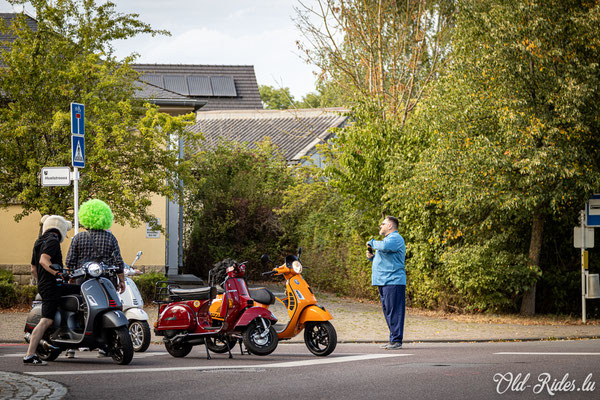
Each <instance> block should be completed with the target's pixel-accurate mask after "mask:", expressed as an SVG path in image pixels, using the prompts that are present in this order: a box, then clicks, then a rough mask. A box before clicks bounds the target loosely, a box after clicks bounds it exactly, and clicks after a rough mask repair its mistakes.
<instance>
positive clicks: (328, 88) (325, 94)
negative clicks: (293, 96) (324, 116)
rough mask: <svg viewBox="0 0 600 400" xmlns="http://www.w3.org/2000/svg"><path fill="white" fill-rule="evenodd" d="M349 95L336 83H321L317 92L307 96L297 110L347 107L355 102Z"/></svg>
mask: <svg viewBox="0 0 600 400" xmlns="http://www.w3.org/2000/svg"><path fill="white" fill-rule="evenodd" d="M349 97H350V96H349V93H345V92H344V91H343V90H342V89H341V88H340V87H339V86H337V85H336V84H335V82H325V83H320V84H319V85H318V87H317V90H316V91H315V92H310V93H308V94H306V95H305V96H304V97H303V98H302V101H301V102H300V103H298V104H297V105H296V107H297V108H327V107H345V106H346V105H347V104H352V103H353V102H352V101H351V100H350V98H349Z"/></svg>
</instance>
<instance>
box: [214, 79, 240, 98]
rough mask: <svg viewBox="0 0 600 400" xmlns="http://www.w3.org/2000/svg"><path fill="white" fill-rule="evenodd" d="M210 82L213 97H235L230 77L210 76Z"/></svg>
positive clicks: (233, 84) (235, 93)
mask: <svg viewBox="0 0 600 400" xmlns="http://www.w3.org/2000/svg"><path fill="white" fill-rule="evenodd" d="M210 82H211V84H212V89H213V95H214V96H231V97H235V96H237V92H236V90H235V83H233V78H232V77H231V76H211V77H210Z"/></svg>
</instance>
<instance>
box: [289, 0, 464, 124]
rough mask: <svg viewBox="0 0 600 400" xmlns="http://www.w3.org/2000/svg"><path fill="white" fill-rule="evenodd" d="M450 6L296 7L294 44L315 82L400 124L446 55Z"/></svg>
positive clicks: (420, 2)
mask: <svg viewBox="0 0 600 400" xmlns="http://www.w3.org/2000/svg"><path fill="white" fill-rule="evenodd" d="M453 4H454V2H453V1H445V0H441V1H440V0H434V1H432V0H410V1H395V0H379V1H369V0H318V1H317V2H314V3H313V4H311V5H305V4H303V3H302V2H300V6H298V7H297V8H296V11H297V17H296V25H297V26H298V28H299V29H300V31H301V33H302V34H303V36H304V40H303V41H299V43H298V45H299V47H300V50H301V51H302V54H304V55H305V59H306V61H307V62H310V63H312V64H314V65H316V66H318V67H319V69H320V70H321V71H320V73H319V80H320V81H322V82H334V83H335V84H336V85H337V86H339V88H340V89H341V90H343V91H344V92H345V93H348V94H349V95H351V96H353V97H354V98H359V99H364V98H369V99H372V100H374V101H375V102H376V104H377V106H378V107H379V109H380V111H381V112H384V113H385V114H386V115H387V116H388V117H392V118H395V119H397V120H399V121H400V122H401V123H405V122H406V120H407V118H408V116H409V114H410V112H411V111H412V110H413V109H414V107H415V106H416V104H417V103H418V101H419V99H420V98H421V97H422V95H423V90H424V89H425V87H426V84H427V82H429V81H431V80H432V79H434V78H435V77H436V74H437V72H438V71H439V68H440V67H441V65H442V64H443V63H444V60H445V57H446V54H447V52H448V29H449V27H451V25H452V16H453V11H454V10H453Z"/></svg>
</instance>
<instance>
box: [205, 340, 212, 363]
mask: <svg viewBox="0 0 600 400" xmlns="http://www.w3.org/2000/svg"><path fill="white" fill-rule="evenodd" d="M204 347H206V359H207V360H210V359H211V357H210V352H209V351H208V346H207V345H206V343H205V344H204Z"/></svg>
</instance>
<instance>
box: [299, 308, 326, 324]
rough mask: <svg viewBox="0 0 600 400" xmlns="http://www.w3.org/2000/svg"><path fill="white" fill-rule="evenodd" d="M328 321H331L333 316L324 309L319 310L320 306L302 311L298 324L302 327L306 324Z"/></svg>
mask: <svg viewBox="0 0 600 400" xmlns="http://www.w3.org/2000/svg"><path fill="white" fill-rule="evenodd" d="M330 319H333V316H332V315H331V313H330V312H329V311H327V310H326V309H325V307H323V308H321V307H320V306H308V307H306V308H305V309H304V310H302V313H301V314H300V318H298V323H299V324H301V325H304V324H306V323H307V322H313V321H329V320H330Z"/></svg>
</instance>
